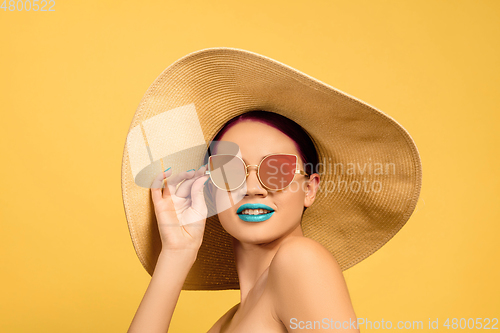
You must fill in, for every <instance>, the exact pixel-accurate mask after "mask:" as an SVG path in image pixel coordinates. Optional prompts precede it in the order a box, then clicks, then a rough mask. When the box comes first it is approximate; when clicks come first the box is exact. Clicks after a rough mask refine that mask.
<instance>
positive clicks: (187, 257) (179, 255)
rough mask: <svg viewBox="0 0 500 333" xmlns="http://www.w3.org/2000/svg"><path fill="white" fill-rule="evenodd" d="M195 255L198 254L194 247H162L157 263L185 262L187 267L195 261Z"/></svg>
mask: <svg viewBox="0 0 500 333" xmlns="http://www.w3.org/2000/svg"><path fill="white" fill-rule="evenodd" d="M197 256H198V250H194V249H184V250H172V249H162V250H161V252H160V255H159V257H158V263H160V262H162V261H166V262H171V263H172V262H176V263H178V264H186V265H189V267H191V266H192V265H193V264H194V262H195V261H196V257H197ZM158 263H157V264H158Z"/></svg>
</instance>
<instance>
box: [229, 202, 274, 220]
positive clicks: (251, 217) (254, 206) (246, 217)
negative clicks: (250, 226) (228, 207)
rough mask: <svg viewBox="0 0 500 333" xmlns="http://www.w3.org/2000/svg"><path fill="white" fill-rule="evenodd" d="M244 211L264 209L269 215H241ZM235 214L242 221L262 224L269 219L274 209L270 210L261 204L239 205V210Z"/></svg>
mask: <svg viewBox="0 0 500 333" xmlns="http://www.w3.org/2000/svg"><path fill="white" fill-rule="evenodd" d="M245 209H265V210H269V211H271V212H270V213H267V214H259V215H243V214H241V212H242V211H244V210H245ZM236 214H238V217H239V218H240V219H242V220H243V221H245V222H262V221H265V220H267V219H269V218H270V217H271V216H273V214H274V209H272V208H271V207H269V206H266V205H263V204H256V203H253V204H244V205H241V206H240V208H238V210H237V211H236Z"/></svg>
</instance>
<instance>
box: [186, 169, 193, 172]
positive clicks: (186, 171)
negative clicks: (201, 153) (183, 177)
mask: <svg viewBox="0 0 500 333" xmlns="http://www.w3.org/2000/svg"><path fill="white" fill-rule="evenodd" d="M190 171H194V169H191V170H188V171H186V172H190Z"/></svg>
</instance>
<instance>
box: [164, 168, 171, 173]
mask: <svg viewBox="0 0 500 333" xmlns="http://www.w3.org/2000/svg"><path fill="white" fill-rule="evenodd" d="M170 169H172V167H170V168H168V169H166V170H165V171H163V172H167V171H168V170H170Z"/></svg>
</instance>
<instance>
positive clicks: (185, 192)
mask: <svg viewBox="0 0 500 333" xmlns="http://www.w3.org/2000/svg"><path fill="white" fill-rule="evenodd" d="M205 170H206V167H205V166H202V167H200V168H199V169H198V170H197V171H196V172H195V171H189V172H188V173H189V175H190V176H191V178H190V179H186V180H185V181H184V182H182V184H180V185H179V186H178V187H177V189H176V191H175V195H176V196H177V197H179V198H187V197H188V196H189V195H190V194H191V186H192V185H193V183H194V182H195V181H196V180H197V179H199V178H200V177H201V176H203V175H204V174H205Z"/></svg>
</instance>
